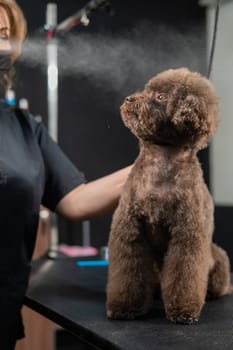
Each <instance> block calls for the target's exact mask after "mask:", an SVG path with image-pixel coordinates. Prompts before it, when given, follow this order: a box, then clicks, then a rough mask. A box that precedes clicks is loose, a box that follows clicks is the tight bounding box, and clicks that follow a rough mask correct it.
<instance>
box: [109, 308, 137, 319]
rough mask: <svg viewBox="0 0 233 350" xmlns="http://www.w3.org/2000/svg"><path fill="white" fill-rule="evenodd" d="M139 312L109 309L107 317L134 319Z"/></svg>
mask: <svg viewBox="0 0 233 350" xmlns="http://www.w3.org/2000/svg"><path fill="white" fill-rule="evenodd" d="M137 316H139V314H137V313H136V312H134V311H121V310H116V311H113V310H107V317H108V318H109V319H111V320H134V319H135V318H136V317H137Z"/></svg>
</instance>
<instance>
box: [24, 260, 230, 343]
mask: <svg viewBox="0 0 233 350" xmlns="http://www.w3.org/2000/svg"><path fill="white" fill-rule="evenodd" d="M76 260H77V259H74V258H68V259H67V258H66V259H65V258H64V259H63V258H60V259H58V260H49V259H47V258H41V259H39V260H37V261H35V262H33V268H32V273H31V279H30V284H29V288H28V291H27V295H26V297H25V305H27V306H28V307H30V308H31V309H33V310H35V311H37V312H38V313H40V314H42V315H44V316H45V317H47V318H48V319H50V320H52V321H54V322H55V323H57V324H59V325H60V326H62V327H64V328H65V329H67V330H68V331H70V332H72V333H73V334H74V335H76V336H77V337H78V338H79V339H81V340H82V341H83V342H88V343H89V344H91V345H93V348H97V349H101V350H102V349H107V350H109V349H125V350H126V349H127V350H178V349H179V350H181V349H184V350H187V349H188V350H197V349H198V350H220V349H221V350H230V349H233V295H231V296H226V297H224V298H222V299H220V300H217V301H210V302H207V303H206V305H205V307H204V309H203V311H202V315H201V319H200V322H199V324H197V325H193V326H184V325H176V324H172V323H170V322H168V321H167V320H166V319H165V315H164V310H163V306H162V304H161V302H156V303H155V306H154V308H153V310H152V311H151V313H150V314H149V315H147V316H145V317H143V318H141V319H138V320H135V321H110V320H108V319H107V318H106V316H105V298H106V295H105V287H106V277H107V267H77V266H76Z"/></svg>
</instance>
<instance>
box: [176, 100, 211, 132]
mask: <svg viewBox="0 0 233 350" xmlns="http://www.w3.org/2000/svg"><path fill="white" fill-rule="evenodd" d="M172 123H173V124H174V125H175V127H176V129H177V131H178V132H179V133H181V134H183V133H185V134H186V135H200V136H201V135H208V134H209V133H210V125H209V120H208V108H207V104H206V102H205V100H204V99H203V98H201V97H198V96H195V95H192V94H189V95H187V96H186V97H185V98H184V99H179V100H178V101H177V102H176V107H175V113H174V114H173V116H172Z"/></svg>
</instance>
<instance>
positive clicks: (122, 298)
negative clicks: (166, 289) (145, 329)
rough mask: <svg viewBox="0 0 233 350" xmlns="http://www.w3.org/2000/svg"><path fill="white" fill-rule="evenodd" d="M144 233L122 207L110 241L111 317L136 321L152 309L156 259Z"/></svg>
mask: <svg viewBox="0 0 233 350" xmlns="http://www.w3.org/2000/svg"><path fill="white" fill-rule="evenodd" d="M142 230H143V229H142V227H141V225H140V222H139V221H138V220H137V219H136V218H135V217H133V216H130V214H129V213H126V212H124V213H123V212H122V211H121V209H120V208H119V207H118V209H117V211H116V213H115V214H114V217H113V223H112V228H111V233H110V240H109V274H108V284H107V316H108V318H112V319H134V318H136V317H137V316H140V315H143V314H145V313H147V312H148V311H149V309H150V308H151V305H152V302H153V293H154V285H153V281H154V271H153V258H152V253H151V251H150V247H149V245H148V243H147V241H146V238H145V236H144V234H143V232H142Z"/></svg>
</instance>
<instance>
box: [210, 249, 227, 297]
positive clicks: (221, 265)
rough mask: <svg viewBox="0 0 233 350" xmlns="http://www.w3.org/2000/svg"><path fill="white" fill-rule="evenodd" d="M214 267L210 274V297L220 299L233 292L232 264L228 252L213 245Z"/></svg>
mask: <svg viewBox="0 0 233 350" xmlns="http://www.w3.org/2000/svg"><path fill="white" fill-rule="evenodd" d="M211 250H212V257H213V261H214V265H213V267H212V268H211V270H210V273H209V284H208V297H210V298H219V297H221V296H223V295H226V294H230V293H232V292H233V288H232V286H231V277H230V262H229V258H228V256H227V254H226V252H225V251H224V250H223V249H222V248H220V247H218V246H217V245H216V244H212V247H211Z"/></svg>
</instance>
